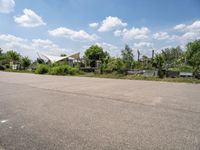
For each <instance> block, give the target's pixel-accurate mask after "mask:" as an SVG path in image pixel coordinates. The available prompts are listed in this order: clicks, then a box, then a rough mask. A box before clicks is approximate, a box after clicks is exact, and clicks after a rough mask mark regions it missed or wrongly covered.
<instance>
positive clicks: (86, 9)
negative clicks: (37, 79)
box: [0, 0, 200, 59]
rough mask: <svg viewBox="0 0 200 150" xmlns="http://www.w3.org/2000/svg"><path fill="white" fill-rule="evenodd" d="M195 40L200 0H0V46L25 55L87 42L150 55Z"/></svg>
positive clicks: (116, 52)
mask: <svg viewBox="0 0 200 150" xmlns="http://www.w3.org/2000/svg"><path fill="white" fill-rule="evenodd" d="M196 39H200V0H0V48H2V49H3V50H5V51H7V50H15V51H17V52H19V53H21V54H22V55H24V56H29V57H30V58H31V59H36V58H37V52H41V53H45V54H50V55H60V54H63V53H65V54H68V55H69V54H73V53H75V52H81V54H82V55H83V54H84V51H85V50H86V49H87V48H88V47H90V46H91V45H93V44H96V45H99V46H101V47H103V49H104V50H105V51H108V52H109V53H110V55H111V56H117V57H119V56H120V53H121V50H122V49H123V48H124V45H125V44H128V45H129V46H130V47H131V48H132V49H133V51H134V54H136V52H137V50H140V52H141V54H142V55H147V56H150V54H151V51H152V49H154V50H155V51H156V52H159V51H160V50H161V49H164V48H167V47H169V48H170V47H176V46H178V45H179V46H181V48H182V49H183V50H184V49H185V45H186V44H187V43H188V42H190V41H194V40H196Z"/></svg>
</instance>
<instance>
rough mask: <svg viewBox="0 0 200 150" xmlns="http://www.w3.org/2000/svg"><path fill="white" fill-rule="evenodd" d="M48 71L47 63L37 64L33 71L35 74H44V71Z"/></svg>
mask: <svg viewBox="0 0 200 150" xmlns="http://www.w3.org/2000/svg"><path fill="white" fill-rule="evenodd" d="M48 71H49V67H48V66H47V65H44V64H39V65H38V66H37V67H36V70H35V73H36V74H46V73H48Z"/></svg>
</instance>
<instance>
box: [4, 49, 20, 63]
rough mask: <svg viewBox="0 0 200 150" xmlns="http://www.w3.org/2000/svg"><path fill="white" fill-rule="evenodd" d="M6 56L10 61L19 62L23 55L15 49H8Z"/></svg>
mask: <svg viewBox="0 0 200 150" xmlns="http://www.w3.org/2000/svg"><path fill="white" fill-rule="evenodd" d="M6 56H7V58H8V59H9V61H13V62H17V61H20V59H21V55H20V54H19V53H17V52H15V51H13V50H10V51H7V52H6Z"/></svg>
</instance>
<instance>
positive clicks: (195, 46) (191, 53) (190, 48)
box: [186, 40, 200, 70]
mask: <svg viewBox="0 0 200 150" xmlns="http://www.w3.org/2000/svg"><path fill="white" fill-rule="evenodd" d="M186 47H187V50H186V57H187V60H188V63H189V64H190V65H192V66H193V67H194V68H195V70H198V69H200V40H196V41H194V42H190V43H188V44H187V45H186Z"/></svg>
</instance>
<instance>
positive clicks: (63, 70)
mask: <svg viewBox="0 0 200 150" xmlns="http://www.w3.org/2000/svg"><path fill="white" fill-rule="evenodd" d="M48 73H49V74H51V75H77V74H81V71H80V70H79V69H78V68H74V67H70V66H69V65H67V64H56V65H52V66H51V67H50V69H49V72H48Z"/></svg>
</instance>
